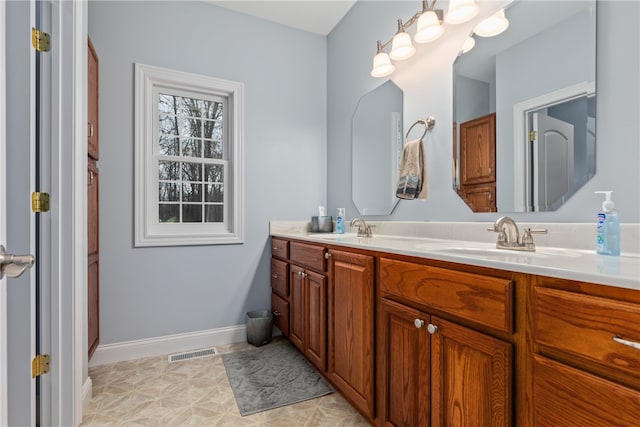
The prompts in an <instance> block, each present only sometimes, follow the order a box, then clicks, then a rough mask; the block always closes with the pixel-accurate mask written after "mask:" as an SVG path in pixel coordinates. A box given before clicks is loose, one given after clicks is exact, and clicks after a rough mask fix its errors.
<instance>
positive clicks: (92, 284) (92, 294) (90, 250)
mask: <svg viewBox="0 0 640 427" xmlns="http://www.w3.org/2000/svg"><path fill="white" fill-rule="evenodd" d="M87 58H88V64H87V85H88V88H87V256H88V260H87V340H88V341H87V342H88V344H87V346H88V349H89V358H91V356H92V355H93V353H94V352H95V351H96V348H97V347H98V344H99V343H100V292H99V288H100V287H99V281H100V231H99V224H100V222H99V200H100V198H99V191H98V189H99V171H98V164H97V160H98V157H99V144H98V129H99V126H98V55H97V54H96V51H95V49H94V48H93V44H92V43H91V40H88V45H87Z"/></svg>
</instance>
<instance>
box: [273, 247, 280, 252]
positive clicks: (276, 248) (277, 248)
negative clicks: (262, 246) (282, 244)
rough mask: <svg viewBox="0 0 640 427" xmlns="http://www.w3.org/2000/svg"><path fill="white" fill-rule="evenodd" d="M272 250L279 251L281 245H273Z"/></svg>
mask: <svg viewBox="0 0 640 427" xmlns="http://www.w3.org/2000/svg"><path fill="white" fill-rule="evenodd" d="M271 250H272V251H279V250H280V248H279V247H277V246H271Z"/></svg>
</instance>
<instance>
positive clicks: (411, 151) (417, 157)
mask: <svg viewBox="0 0 640 427" xmlns="http://www.w3.org/2000/svg"><path fill="white" fill-rule="evenodd" d="M423 147H424V144H423V142H422V139H416V140H413V141H409V142H407V143H405V144H404V149H403V150H402V160H401V161H400V178H399V179H398V188H397V190H396V197H398V198H399V199H408V200H413V199H426V198H427V181H426V178H427V166H426V155H425V152H424V148H423Z"/></svg>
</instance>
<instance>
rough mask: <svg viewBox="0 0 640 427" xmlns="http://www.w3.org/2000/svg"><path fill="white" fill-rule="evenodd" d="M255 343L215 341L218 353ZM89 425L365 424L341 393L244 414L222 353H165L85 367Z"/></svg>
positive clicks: (85, 424) (84, 425) (85, 422)
mask: <svg viewBox="0 0 640 427" xmlns="http://www.w3.org/2000/svg"><path fill="white" fill-rule="evenodd" d="M249 348H253V347H252V346H251V345H249V344H246V343H239V344H232V345H228V346H218V351H219V352H220V353H227V352H232V351H241V350H247V349H249ZM89 376H90V377H91V380H92V383H93V399H92V400H91V402H90V403H89V405H88V407H87V409H86V410H85V415H84V419H83V420H82V424H81V426H82V427H89V426H92V427H93V426H234V427H235V426H265V427H271V426H274V427H275V426H332V427H333V426H368V425H369V424H368V423H367V421H366V420H365V419H364V418H363V417H362V416H361V415H360V414H358V412H357V411H356V410H355V409H353V408H352V407H351V406H350V405H349V404H348V403H347V402H346V401H345V400H344V399H343V398H342V397H341V396H340V395H339V394H337V393H332V394H330V395H327V396H323V397H320V398H317V399H312V400H307V401H305V402H301V403H297V404H294V405H289V406H285V407H282V408H276V409H272V410H270V411H264V412H260V413H257V414H254V415H249V416H246V417H243V416H241V415H240V412H239V411H238V406H237V405H236V402H235V399H234V397H233V392H232V390H231V386H230V385H229V381H228V379H227V374H226V371H225V369H224V365H223V364H222V358H221V357H220V356H213V357H206V358H202V359H193V360H187V361H182V362H178V363H168V362H167V357H166V356H158V357H150V358H146V359H139V360H132V361H127V362H120V363H114V364H111V365H102V366H96V367H93V368H90V369H89Z"/></svg>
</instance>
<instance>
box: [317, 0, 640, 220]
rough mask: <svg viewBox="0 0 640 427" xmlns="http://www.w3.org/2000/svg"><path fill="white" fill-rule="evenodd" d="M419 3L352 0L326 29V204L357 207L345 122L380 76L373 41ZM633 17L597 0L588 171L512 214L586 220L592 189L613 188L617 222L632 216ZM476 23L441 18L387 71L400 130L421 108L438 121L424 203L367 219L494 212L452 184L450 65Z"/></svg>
mask: <svg viewBox="0 0 640 427" xmlns="http://www.w3.org/2000/svg"><path fill="white" fill-rule="evenodd" d="M445 6H446V5H445ZM481 7H483V12H487V11H488V9H487V7H489V6H488V5H487V4H485V3H481ZM417 9H419V4H416V2H415V1H409V2H406V1H402V2H398V1H394V2H391V1H358V2H357V3H356V4H355V6H354V7H353V8H352V9H351V11H350V12H349V13H348V15H347V16H346V17H345V18H344V19H343V20H342V21H341V22H340V24H339V25H338V26H337V27H336V28H335V29H334V31H332V32H331V34H330V35H329V37H328V58H327V61H328V77H327V81H328V109H327V117H328V131H327V132H328V140H327V148H328V151H327V164H328V175H327V182H328V189H327V197H328V203H329V208H330V209H334V208H336V207H342V206H345V207H347V217H348V218H352V217H354V216H356V215H357V212H356V211H355V206H354V205H353V203H352V202H351V193H350V188H351V186H350V185H348V183H349V182H350V180H351V169H350V166H349V165H350V164H351V161H350V150H349V147H350V120H351V114H352V113H353V109H354V107H355V105H356V102H357V100H358V99H359V98H360V96H362V95H363V94H364V93H366V92H368V91H369V90H371V89H373V88H374V87H376V86H378V85H379V84H380V79H375V78H373V77H370V74H369V72H370V71H371V63H372V58H373V55H374V54H375V41H376V40H377V39H382V40H383V41H385V40H388V39H389V38H391V36H393V32H394V22H395V19H396V18H407V17H410V16H412V15H413V14H414V13H415V12H416V11H417ZM639 15H640V3H639V2H635V1H634V2H630V1H600V2H598V23H597V25H598V29H597V70H596V76H597V77H596V85H597V91H598V97H597V115H598V119H597V120H598V124H597V126H598V129H597V138H598V142H597V148H596V150H597V165H596V175H595V177H594V178H593V179H592V180H591V181H589V182H588V183H587V184H586V185H585V186H584V187H582V189H580V190H579V191H578V192H577V193H576V194H575V195H574V196H573V197H572V198H571V199H570V200H569V201H568V202H567V203H566V204H565V205H563V206H562V207H561V208H559V209H558V210H557V211H555V212H545V213H522V214H513V217H514V218H515V219H516V220H518V221H530V222H537V221H540V222H592V221H594V217H595V213H596V211H597V210H598V209H599V208H600V205H601V201H600V197H598V196H596V195H595V194H593V192H594V191H595V190H600V189H610V190H614V195H613V196H614V197H613V198H614V200H615V201H616V205H617V207H618V209H620V218H621V221H622V222H635V223H637V222H640V192H639V191H638V182H640V170H639V168H638V161H639V160H640V144H639V143H638V134H639V132H640V124H639V122H640V121H639V120H638V118H639V117H640V105H639V104H640V102H639V100H638V93H640V83H639V79H638V75H640V66H639V62H640V30H639V29H638V25H637V24H638V16H639ZM485 16H486V15H485ZM478 19H480V17H479V18H478ZM474 24H475V22H474V21H472V22H471V23H466V24H462V25H460V26H456V27H453V26H447V33H446V35H445V36H443V38H441V39H440V40H437V41H436V42H433V43H431V44H427V45H418V47H417V49H418V50H417V53H416V55H415V56H414V57H413V58H411V59H409V60H407V61H403V62H400V63H396V71H395V73H394V74H392V75H391V76H390V77H391V78H392V79H393V81H394V82H395V83H396V84H397V85H398V86H399V87H400V88H401V89H403V90H404V107H405V108H404V117H405V129H408V126H410V125H411V124H412V123H413V122H414V121H415V120H416V119H419V118H423V117H425V116H428V115H433V116H434V117H435V118H436V121H437V122H436V126H435V128H434V129H433V131H432V132H430V134H429V135H428V136H427V138H426V150H427V158H428V167H427V170H428V176H429V197H428V199H427V200H426V201H424V202H421V201H404V200H403V201H400V203H399V204H398V206H397V207H396V209H395V211H394V212H393V214H392V215H390V216H385V217H372V218H375V219H385V220H453V221H492V220H494V219H496V218H497V217H498V214H480V213H477V214H476V213H472V212H471V211H470V209H469V208H468V207H467V206H466V205H465V204H464V203H463V202H462V201H461V200H460V199H459V198H458V197H457V196H456V195H455V194H454V192H453V190H452V189H451V182H452V179H451V178H452V162H451V123H452V102H451V98H452V77H451V64H452V63H453V60H454V59H455V57H456V55H457V53H458V51H459V49H460V46H461V45H462V42H463V41H464V39H465V37H466V36H467V35H468V34H469V32H470V30H471V28H472V27H473V25H474ZM620 171H624V173H621V172H620Z"/></svg>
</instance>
